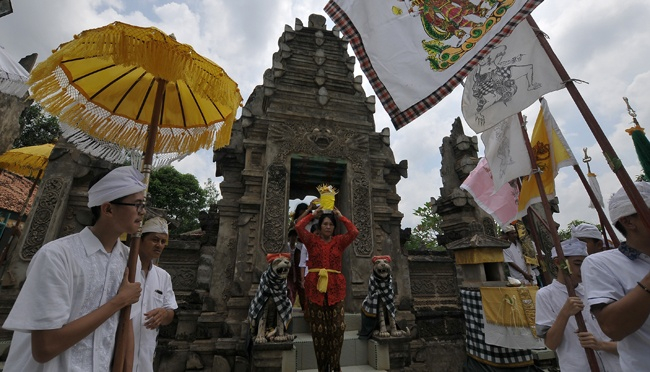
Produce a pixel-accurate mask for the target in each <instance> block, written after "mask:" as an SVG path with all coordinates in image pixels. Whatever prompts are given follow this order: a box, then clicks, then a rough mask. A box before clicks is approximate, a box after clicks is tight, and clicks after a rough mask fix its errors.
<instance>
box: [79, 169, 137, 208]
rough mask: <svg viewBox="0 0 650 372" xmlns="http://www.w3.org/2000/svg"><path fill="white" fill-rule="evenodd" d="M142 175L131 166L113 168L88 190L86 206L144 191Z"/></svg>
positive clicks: (90, 206) (93, 205)
mask: <svg viewBox="0 0 650 372" xmlns="http://www.w3.org/2000/svg"><path fill="white" fill-rule="evenodd" d="M143 180H144V175H143V174H142V173H140V171H138V170H137V169H135V168H133V167H132V166H125V167H119V168H115V169H113V170H112V171H110V172H109V173H108V174H107V175H105V176H104V177H102V179H100V180H99V181H98V182H97V183H96V184H94V185H93V187H91V188H90V189H89V190H88V208H92V207H96V206H98V205H102V204H104V203H106V202H110V201H113V200H115V199H119V198H122V197H124V196H127V195H131V194H135V193H136V192H140V191H144V190H145V189H146V188H147V186H146V185H145V184H144V183H142V181H143Z"/></svg>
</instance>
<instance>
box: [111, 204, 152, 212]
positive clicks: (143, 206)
mask: <svg viewBox="0 0 650 372" xmlns="http://www.w3.org/2000/svg"><path fill="white" fill-rule="evenodd" d="M110 203H111V204H116V205H129V206H131V207H135V209H136V210H137V211H138V213H139V212H143V211H144V209H145V208H146V207H147V205H146V204H145V203H143V202H138V203H122V202H110Z"/></svg>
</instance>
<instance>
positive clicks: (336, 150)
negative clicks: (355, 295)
mask: <svg viewBox="0 0 650 372" xmlns="http://www.w3.org/2000/svg"><path fill="white" fill-rule="evenodd" d="M312 128H313V129H312ZM268 139H269V141H273V142H274V143H276V144H277V148H278V152H277V154H276V155H275V158H274V159H273V165H272V166H271V167H269V172H268V175H269V176H270V175H271V172H272V171H271V168H272V167H278V169H279V167H282V170H283V172H284V173H283V176H284V178H283V182H284V183H283V184H282V187H283V189H282V193H281V194H280V193H279V192H276V193H271V192H270V191H269V190H268V189H267V197H266V201H265V203H266V210H267V213H266V216H265V220H264V240H263V242H264V245H265V249H266V250H269V249H270V248H271V247H279V248H278V249H281V247H282V242H283V241H284V236H283V235H282V234H283V232H284V226H279V230H278V231H277V232H275V233H272V232H267V231H268V230H269V226H271V225H267V223H268V224H271V223H273V222H272V221H273V220H272V219H270V218H269V215H268V211H270V210H272V209H274V208H275V206H277V210H278V213H283V211H284V210H285V203H286V201H285V200H284V199H285V194H284V188H285V183H286V173H287V170H286V168H285V167H284V166H283V165H281V164H284V163H285V162H286V160H287V159H288V157H289V156H290V155H291V154H294V153H303V154H304V153H307V154H314V155H319V156H326V157H330V158H334V159H345V160H347V161H348V164H349V168H348V169H349V171H351V172H353V174H354V176H353V177H352V179H353V180H354V181H353V185H352V207H353V208H352V209H353V220H354V222H355V225H356V226H357V228H358V229H359V236H358V237H357V239H356V240H355V242H354V245H353V247H354V253H355V255H356V256H358V257H370V255H371V254H372V247H373V244H372V239H373V235H372V220H371V219H372V218H368V217H369V216H372V211H371V208H370V182H369V179H368V177H369V175H368V173H369V172H368V169H369V168H370V167H369V164H367V163H368V149H369V140H368V136H367V135H364V134H360V133H358V132H355V131H351V130H347V129H344V128H337V127H335V126H325V125H323V126H322V128H318V127H316V128H314V124H305V123H291V124H288V123H274V124H272V125H271V126H269V133H268ZM277 176H280V175H277ZM274 182H277V181H274ZM268 184H269V186H271V179H269V181H268ZM271 198H274V199H271ZM269 203H271V204H269ZM283 220H284V219H281V221H283ZM275 225H278V224H277V223H276V224H275ZM271 229H274V227H271ZM270 234H274V235H273V236H274V239H275V240H271V239H270V236H271V235H270Z"/></svg>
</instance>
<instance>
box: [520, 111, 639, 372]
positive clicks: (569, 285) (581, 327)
mask: <svg viewBox="0 0 650 372" xmlns="http://www.w3.org/2000/svg"><path fill="white" fill-rule="evenodd" d="M518 116H519V124H520V126H521V134H522V136H523V137H524V143H525V144H526V149H527V150H528V156H529V158H530V165H531V166H532V168H533V169H535V170H536V171H535V172H534V177H535V181H536V183H537V189H538V190H539V196H540V197H541V199H542V206H543V207H544V214H545V216H546V221H547V222H548V225H549V226H548V227H549V231H550V232H551V237H552V238H553V245H554V246H555V250H556V251H557V258H558V260H559V261H560V262H561V264H560V270H562V271H563V272H564V284H565V285H566V289H567V293H568V294H569V297H576V290H575V285H574V282H573V279H572V278H571V273H570V272H569V267H568V265H567V261H566V258H565V257H564V252H563V251H562V244H561V243H560V236H559V235H558V234H557V228H556V227H555V224H554V223H552V222H553V214H552V213H551V204H550V203H549V202H548V197H547V196H546V190H544V185H543V184H542V177H541V176H540V174H539V171H538V166H537V159H536V158H535V155H534V153H533V148H532V146H531V145H530V139H528V133H526V128H525V125H524V117H523V115H521V112H520V113H519V114H518ZM635 190H636V188H635ZM574 316H575V318H576V323H577V324H578V332H587V326H586V325H585V320H584V318H583V317H582V312H578V313H576V315H574ZM585 353H586V354H587V361H589V367H590V368H591V371H592V372H599V371H600V369H599V368H598V362H597V361H596V354H595V353H594V351H593V349H589V348H586V349H585Z"/></svg>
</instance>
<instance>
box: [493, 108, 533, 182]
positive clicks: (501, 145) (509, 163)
mask: <svg viewBox="0 0 650 372" xmlns="http://www.w3.org/2000/svg"><path fill="white" fill-rule="evenodd" d="M481 140H482V141H483V144H484V145H485V157H486V159H487V162H488V164H489V165H490V169H491V170H492V181H493V182H494V192H496V191H497V190H499V189H501V186H503V185H504V184H506V183H507V182H510V181H512V180H514V179H515V178H517V177H521V176H526V175H529V174H530V173H531V172H532V166H531V165H530V157H529V156H528V150H527V149H526V144H525V143H524V137H523V133H522V131H521V125H520V124H519V118H518V117H517V115H516V114H515V115H512V116H510V117H508V118H506V119H505V120H503V121H501V122H500V123H499V124H497V125H495V126H494V127H492V128H490V129H488V130H486V131H485V132H483V133H482V134H481Z"/></svg>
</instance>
